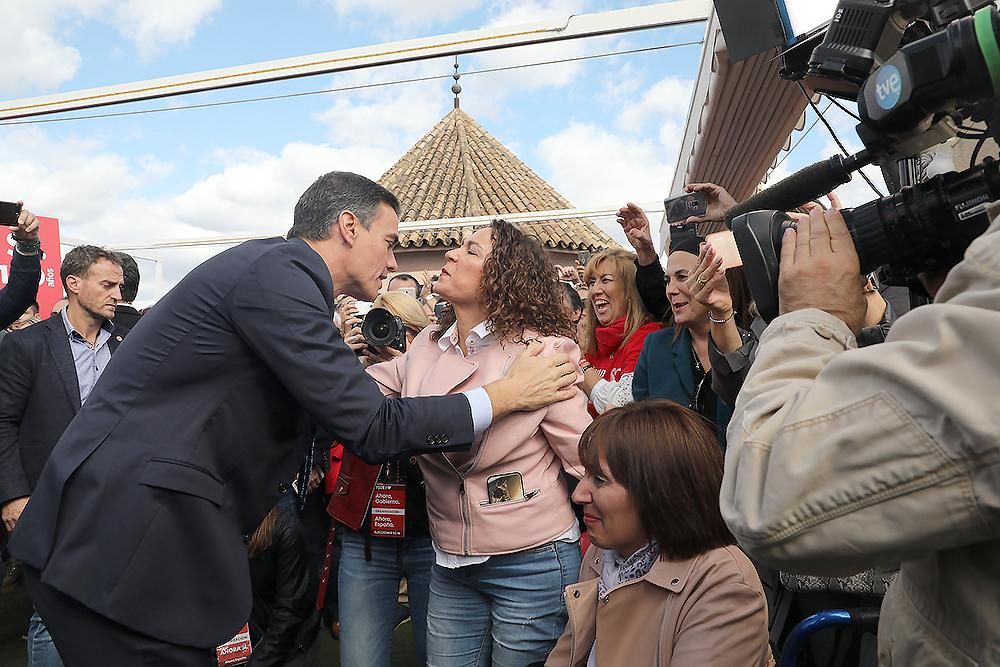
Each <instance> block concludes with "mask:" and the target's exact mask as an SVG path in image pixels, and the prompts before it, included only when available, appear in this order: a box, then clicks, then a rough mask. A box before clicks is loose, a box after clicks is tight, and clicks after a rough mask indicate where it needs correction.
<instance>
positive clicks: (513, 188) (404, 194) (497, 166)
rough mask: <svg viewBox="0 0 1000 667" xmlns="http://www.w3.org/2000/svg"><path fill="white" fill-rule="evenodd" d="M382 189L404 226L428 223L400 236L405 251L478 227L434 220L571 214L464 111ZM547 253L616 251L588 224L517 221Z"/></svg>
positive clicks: (421, 145)
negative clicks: (394, 204) (555, 250)
mask: <svg viewBox="0 0 1000 667" xmlns="http://www.w3.org/2000/svg"><path fill="white" fill-rule="evenodd" d="M379 183H381V184H382V185H384V186H385V187H387V188H389V189H390V190H392V191H393V192H394V193H395V194H396V196H397V197H399V202H400V207H401V210H402V214H401V216H400V218H401V219H402V220H404V221H408V222H409V221H421V220H428V221H430V222H429V224H428V226H427V227H426V228H418V229H407V230H403V231H401V233H400V238H399V244H400V246H401V247H403V248H420V247H434V246H451V245H458V244H459V243H461V239H462V236H463V235H464V234H465V233H466V232H468V231H470V230H471V229H473V226H471V225H470V226H469V227H468V228H459V227H452V228H448V229H441V228H437V227H435V226H434V224H433V221H434V220H440V219H443V218H466V217H474V216H482V215H500V216H502V215H504V214H507V213H530V212H532V211H548V210H557V209H567V208H572V205H571V204H570V203H569V202H568V201H566V199H565V198H564V197H563V196H562V195H560V194H559V193H558V192H556V191H555V189H554V188H553V187H552V186H551V185H549V184H548V183H546V182H545V181H544V180H542V178H541V177H539V176H538V175H537V174H536V173H535V172H533V171H532V170H531V169H530V168H529V167H528V166H527V165H526V164H524V163H523V162H521V160H519V159H518V158H517V156H516V155H514V154H513V153H511V152H510V150H508V149H507V148H506V147H505V146H504V145H503V144H501V143H500V142H499V141H498V140H497V139H496V138H495V137H493V135H491V134H490V133H489V132H487V131H486V130H485V129H483V127H482V126H481V125H479V123H477V122H476V121H475V120H473V119H472V117H471V116H469V115H468V114H467V113H465V112H464V111H462V110H461V109H455V110H454V111H452V112H451V113H449V114H448V115H447V116H445V117H444V118H443V119H441V121H440V122H438V124H437V125H435V126H434V128H433V129H431V131H430V132H428V133H427V134H426V135H424V137H423V138H421V139H420V140H419V141H418V142H417V143H416V144H414V145H413V147H412V148H411V149H410V150H409V151H407V152H406V154H405V155H404V156H403V157H401V158H400V159H399V161H398V162H396V164H395V165H393V166H392V167H391V168H390V169H389V170H388V171H387V172H385V174H383V175H382V178H380V179H379ZM518 226H519V227H520V228H521V229H522V230H524V231H525V232H526V233H528V234H531V235H532V236H535V237H537V238H538V239H539V240H540V241H541V242H542V244H543V245H545V246H547V247H549V248H560V249H565V250H591V251H596V250H602V249H604V248H608V247H617V245H618V244H617V243H615V242H614V241H613V240H612V239H611V237H609V236H608V235H607V234H605V233H604V232H603V231H601V229H600V228H599V227H598V226H597V225H595V224H594V223H593V222H591V221H590V220H589V219H587V218H571V219H568V220H543V221H538V222H524V223H518Z"/></svg>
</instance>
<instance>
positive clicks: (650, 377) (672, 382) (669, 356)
mask: <svg viewBox="0 0 1000 667" xmlns="http://www.w3.org/2000/svg"><path fill="white" fill-rule="evenodd" d="M705 381H706V382H710V381H711V379H710V378H706V379H705ZM696 389H697V387H695V384H694V371H692V370H691V334H690V333H688V330H687V329H683V330H681V333H680V335H679V336H678V337H677V340H674V329H672V328H671V329H661V330H659V331H655V332H653V333H651V334H649V335H648V336H646V342H645V343H644V344H643V346H642V354H640V355H639V362H638V363H637V364H636V366H635V374H634V375H633V376H632V396H633V397H635V400H637V401H640V400H642V399H645V398H665V399H667V400H671V401H673V402H675V403H680V404H681V405H683V406H684V407H688V406H689V405H691V401H692V400H694V393H695V391H696ZM732 416H733V409H732V408H731V407H729V406H728V405H726V404H725V403H724V402H723V401H722V399H721V398H719V397H718V396H716V397H715V429H716V435H717V437H718V438H719V444H720V445H721V446H722V448H723V449H725V447H726V427H728V426H729V420H730V419H731V418H732Z"/></svg>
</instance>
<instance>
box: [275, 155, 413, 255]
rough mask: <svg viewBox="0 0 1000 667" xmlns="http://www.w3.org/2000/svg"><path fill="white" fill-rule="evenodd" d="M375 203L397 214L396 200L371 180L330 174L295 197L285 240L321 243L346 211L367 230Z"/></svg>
mask: <svg viewBox="0 0 1000 667" xmlns="http://www.w3.org/2000/svg"><path fill="white" fill-rule="evenodd" d="M379 204H387V205H389V206H391V207H392V210H394V211H395V212H396V214H397V215H399V200H398V199H396V195H394V194H392V193H391V192H389V191H388V190H386V189H385V188H383V187H382V186H381V185H379V184H378V183H376V182H375V181H373V180H371V179H368V178H365V177H364V176H359V175H358V174H352V173H351V172H349V171H331V172H330V173H329V174H323V175H322V176H320V177H319V178H317V179H316V180H315V181H314V182H313V184H312V185H310V186H309V187H308V188H306V191H305V192H303V193H302V196H301V197H299V201H298V203H297V204H295V216H294V218H293V221H292V228H291V229H289V230H288V238H295V237H297V238H302V239H308V240H310V241H325V240H326V239H328V238H330V227H331V226H332V225H333V224H334V223H335V222H336V221H337V218H339V217H340V214H341V213H343V212H344V211H350V212H351V213H353V214H354V215H356V216H358V220H360V221H361V226H362V227H364V228H365V229H369V228H371V224H372V216H373V215H374V213H375V210H376V209H377V208H378V205H379Z"/></svg>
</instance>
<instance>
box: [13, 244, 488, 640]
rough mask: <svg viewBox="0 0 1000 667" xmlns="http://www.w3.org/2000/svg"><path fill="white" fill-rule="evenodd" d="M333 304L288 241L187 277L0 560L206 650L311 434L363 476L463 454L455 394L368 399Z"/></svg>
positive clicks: (237, 619)
mask: <svg viewBox="0 0 1000 667" xmlns="http://www.w3.org/2000/svg"><path fill="white" fill-rule="evenodd" d="M333 296H334V291H333V283H332V281H331V278H330V272H329V269H328V268H327V266H326V264H325V263H324V261H323V260H322V259H321V258H320V256H319V255H318V254H316V252H315V251H313V250H312V249H311V248H310V247H309V246H308V245H306V244H305V243H304V242H302V241H300V240H297V239H296V240H291V241H286V240H285V239H281V238H273V239H265V240H257V241H249V242H247V243H244V244H242V245H240V246H237V247H236V248H233V249H231V250H228V251H226V252H224V253H222V254H220V255H217V256H216V257H213V258H212V259H210V260H208V261H207V262H205V263H204V264H202V265H201V266H199V267H197V268H196V269H194V270H193V271H192V272H191V273H189V274H188V275H187V276H186V277H185V278H184V279H183V280H182V281H181V282H180V284H178V285H177V287H175V288H174V289H173V290H172V291H171V292H170V293H169V294H167V295H166V296H165V297H164V298H163V299H161V300H160V302H159V303H157V305H156V306H155V307H154V308H153V309H152V310H151V311H150V312H149V313H147V314H146V315H145V316H144V317H143V319H142V322H141V323H140V325H139V326H137V327H136V328H135V330H134V331H132V332H131V334H130V335H129V336H128V337H127V338H126V339H125V341H124V342H123V343H122V344H121V346H120V347H119V348H118V352H117V353H116V354H115V355H114V357H112V360H111V363H110V364H108V367H107V369H106V370H105V371H104V373H103V375H102V376H101V379H100V380H99V381H98V382H97V385H96V387H95V388H94V390H93V393H91V395H90V397H89V398H88V399H87V402H86V404H84V406H83V408H82V409H81V410H80V412H79V413H78V414H77V416H76V418H75V419H74V420H73V422H72V423H71V424H70V425H69V427H68V428H67V429H66V432H65V433H64V434H63V436H62V438H61V439H60V440H59V442H58V444H57V445H56V447H55V449H54V450H53V452H52V455H51V456H50V457H49V461H48V463H47V464H46V466H45V468H44V470H43V471H42V474H41V478H40V479H39V481H38V484H37V486H36V487H35V490H34V493H33V494H32V496H31V501H30V502H29V503H28V506H27V508H26V509H25V511H24V514H23V515H22V516H21V518H20V520H19V522H18V524H17V528H16V529H15V530H14V533H13V535H12V541H11V544H10V550H11V551H12V552H13V553H14V554H16V556H17V558H19V559H21V560H22V561H24V562H25V563H26V564H27V565H29V566H31V567H33V568H35V569H37V570H40V571H41V579H42V581H43V582H45V583H47V584H48V585H49V586H51V587H53V588H55V589H57V590H59V591H61V592H62V593H63V594H65V595H68V596H70V597H71V598H73V599H75V600H77V601H79V602H81V603H83V604H84V605H86V606H87V607H89V608H90V609H92V610H93V611H95V612H97V613H98V614H101V615H103V616H104V617H106V618H109V619H111V620H113V621H116V622H117V623H119V624H121V625H124V626H126V627H128V628H132V629H134V630H136V631H138V632H141V633H143V634H145V635H148V636H152V637H155V638H158V639H161V640H164V641H167V642H172V643H175V644H180V645H183V646H195V647H206V648H209V647H214V646H216V645H218V644H221V643H222V642H224V641H227V640H228V639H229V638H231V637H232V636H233V635H235V634H236V632H237V631H238V630H239V629H240V628H242V627H243V624H244V623H246V622H247V619H248V618H250V609H251V595H250V574H249V569H248V562H247V551H246V547H245V545H244V542H243V536H244V534H246V533H249V532H250V531H252V530H253V529H254V528H255V527H256V526H257V525H258V524H259V523H260V521H261V519H262V518H263V517H264V515H265V514H267V512H268V510H270V509H271V507H272V506H274V504H275V502H276V501H277V500H278V497H279V495H280V494H281V491H283V490H284V489H286V488H287V483H288V481H289V480H291V479H292V477H293V476H294V475H295V473H296V471H297V470H298V468H299V466H300V465H301V463H302V460H303V456H304V454H305V451H306V448H307V447H308V446H309V445H310V443H311V441H312V439H313V437H314V435H315V434H316V432H317V428H318V429H321V430H322V432H324V433H325V434H326V435H329V436H331V437H334V436H335V437H336V438H337V439H338V440H340V441H342V442H343V443H344V444H345V445H346V446H347V447H348V448H349V449H351V450H352V451H354V452H355V453H357V454H358V455H360V456H361V457H362V458H363V459H365V460H367V461H369V462H380V461H383V460H387V459H389V458H392V457H393V456H399V455H400V454H402V453H403V452H409V451H413V452H417V451H440V450H444V449H455V448H456V447H457V446H458V447H460V446H467V445H470V444H471V443H472V441H473V437H474V434H473V424H472V414H471V409H470V407H469V403H468V400H467V399H466V398H465V397H464V396H462V395H453V396H443V397H431V398H415V399H386V398H384V397H383V396H382V393H381V391H379V389H378V387H377V386H376V384H375V382H374V381H373V380H372V379H371V378H369V376H368V374H367V373H365V372H364V370H363V369H362V368H361V364H360V363H359V362H358V359H357V357H356V356H355V355H354V353H353V352H352V351H351V350H350V348H348V347H347V345H346V344H345V343H344V341H343V340H342V339H341V337H340V334H339V333H338V331H337V329H336V327H335V326H334V324H333V319H332V311H333ZM324 437H325V436H324Z"/></svg>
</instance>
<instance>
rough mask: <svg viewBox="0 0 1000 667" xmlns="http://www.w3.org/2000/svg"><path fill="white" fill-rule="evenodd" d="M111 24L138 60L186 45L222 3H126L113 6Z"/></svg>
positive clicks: (147, 0) (148, 0)
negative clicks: (130, 47)
mask: <svg viewBox="0 0 1000 667" xmlns="http://www.w3.org/2000/svg"><path fill="white" fill-rule="evenodd" d="M113 6H114V14H113V17H114V23H115V24H116V25H117V27H118V30H119V32H121V34H122V35H123V36H125V37H127V38H128V39H129V40H131V41H132V42H133V43H134V44H135V45H136V48H137V49H138V50H139V55H140V56H141V57H142V58H151V57H153V56H155V55H157V54H158V53H160V52H161V51H162V50H163V49H164V48H166V47H167V46H170V45H173V44H186V43H187V42H189V41H190V40H191V38H192V37H194V34H195V32H196V31H197V30H198V28H199V27H200V26H201V25H202V23H204V22H205V21H206V20H207V19H208V18H209V17H210V16H211V15H212V14H214V13H215V12H216V11H217V10H218V9H219V8H220V7H221V6H222V0H171V1H170V2H163V0H127V1H126V2H116V3H113Z"/></svg>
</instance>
